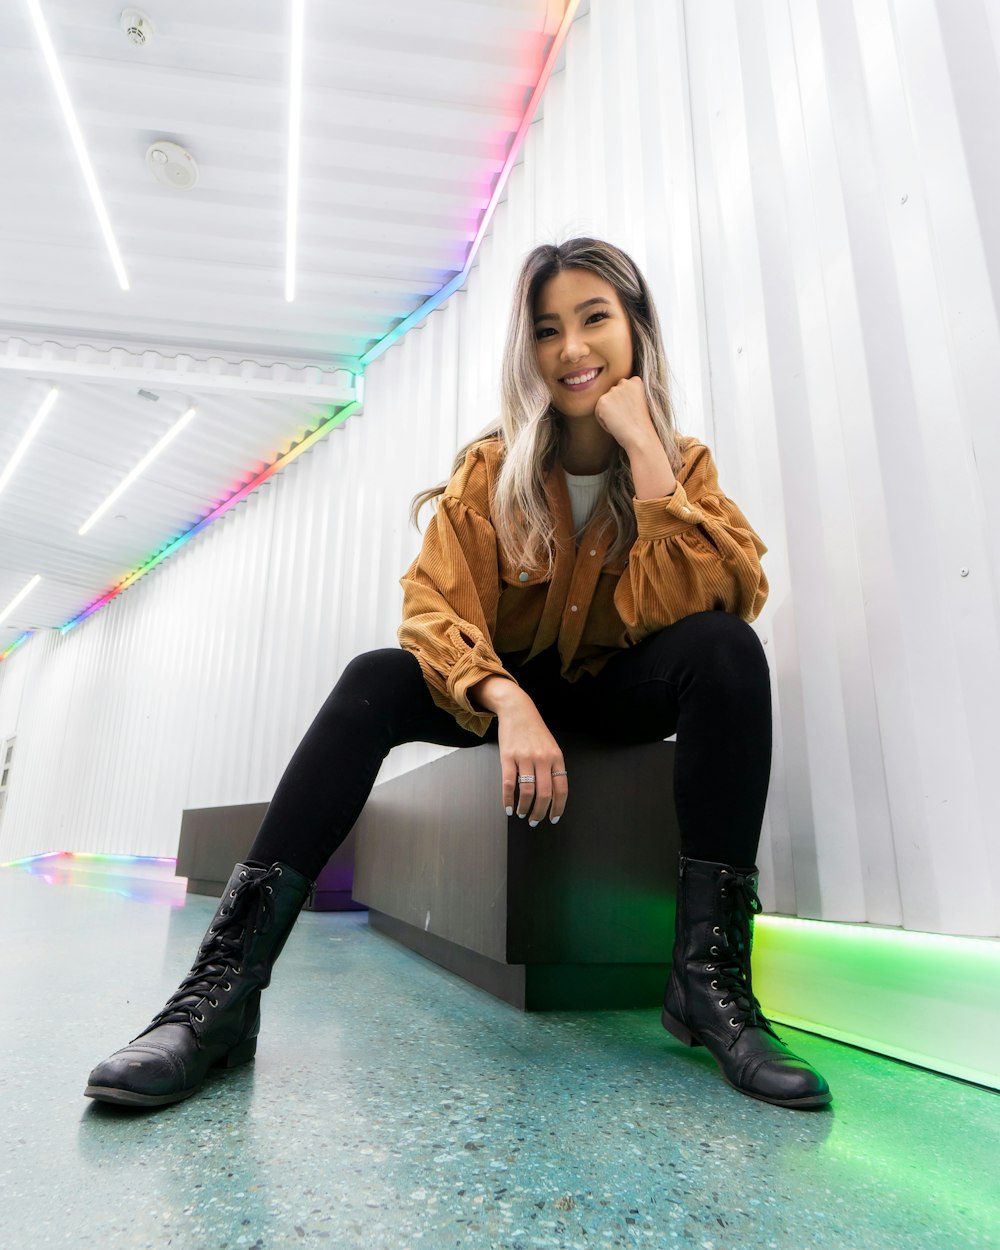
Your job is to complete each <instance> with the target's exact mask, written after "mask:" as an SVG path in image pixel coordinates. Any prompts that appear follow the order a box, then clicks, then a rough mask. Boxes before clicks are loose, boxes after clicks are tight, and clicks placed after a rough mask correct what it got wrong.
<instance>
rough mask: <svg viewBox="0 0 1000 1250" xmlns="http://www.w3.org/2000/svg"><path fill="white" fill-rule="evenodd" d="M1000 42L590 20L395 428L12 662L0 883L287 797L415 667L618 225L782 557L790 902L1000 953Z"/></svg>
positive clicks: (784, 845)
mask: <svg viewBox="0 0 1000 1250" xmlns="http://www.w3.org/2000/svg"><path fill="white" fill-rule="evenodd" d="M998 44H1000V14H998V10H997V7H996V6H995V5H991V6H986V5H983V4H980V3H978V2H977V0H969V3H967V4H963V5H961V6H957V5H944V4H939V5H937V6H936V5H935V4H933V3H932V2H931V0H906V2H905V3H903V2H902V0H900V2H899V3H896V4H893V3H890V2H889V0H866V2H865V4H864V5H862V4H861V3H860V0H858V3H857V4H856V5H854V6H851V5H844V4H841V3H839V0H792V3H791V4H789V5H785V4H776V3H772V2H771V0H757V2H751V0H740V2H739V3H736V0H729V2H727V3H723V2H721V0H713V2H712V3H708V4H704V3H698V4H686V5H685V4H681V3H672V4H668V3H662V0H614V3H612V2H611V0H594V3H592V4H591V6H590V8H589V11H588V12H585V13H581V15H580V16H579V18H578V20H577V21H576V23H575V25H574V27H573V30H572V33H571V35H570V39H569V41H568V44H567V48H566V51H565V65H564V68H563V70H562V72H559V73H557V74H556V75H555V76H554V77H553V78H552V80H551V83H550V85H549V88H548V91H547V93H546V97H545V100H544V105H543V113H542V115H541V116H540V117H539V118H538V119H537V120H536V123H535V124H534V125H533V127H532V128H531V133H530V136H529V139H528V142H527V144H526V145H525V148H524V151H523V159H522V161H521V163H520V164H519V165H518V166H517V168H516V169H515V171H514V173H513V175H512V177H511V180H510V183H509V185H508V190H507V196H506V200H505V202H504V203H503V204H501V206H500V208H499V210H498V212H497V215H496V217H495V218H494V221H493V224H492V227H491V229H490V232H489V234H488V236H487V238H486V241H485V242H484V245H483V247H482V249H481V251H480V254H479V259H478V264H477V266H476V268H475V269H474V270H473V273H472V275H471V277H470V280H469V283H468V286H467V289H466V290H465V291H463V292H461V293H459V294H458V295H456V296H454V297H453V298H452V299H451V300H450V301H449V303H448V304H447V305H446V306H445V307H443V308H442V309H440V310H439V311H438V312H436V313H434V314H433V315H432V316H431V317H430V318H429V319H428V321H427V322H426V323H425V324H424V325H423V327H421V328H420V329H418V330H415V331H412V332H411V333H410V334H409V335H408V336H407V337H406V338H405V339H404V340H403V341H402V342H401V343H400V344H398V345H397V346H395V347H393V348H392V349H391V350H390V351H389V352H388V353H387V354H386V355H385V356H384V357H383V358H382V359H381V360H379V361H378V362H377V363H376V364H375V365H373V366H372V367H371V368H370V370H369V372H368V376H367V380H366V396H365V410H366V415H365V416H364V417H363V418H361V419H354V420H352V421H350V422H348V424H347V425H346V426H345V427H344V429H343V430H342V431H339V432H338V433H336V434H335V435H333V436H332V437H331V438H330V439H329V440H328V441H327V442H326V443H325V444H322V445H320V446H318V447H316V448H315V449H314V450H313V451H312V452H310V453H309V454H308V455H307V456H305V457H303V458H302V459H301V460H300V461H298V462H297V463H296V464H295V465H294V466H292V468H291V469H290V470H288V471H286V472H285V473H284V474H282V475H280V476H279V477H278V478H275V479H272V481H271V482H270V483H268V484H267V486H266V487H265V488H263V489H262V490H261V491H260V492H259V493H258V495H257V496H255V497H253V498H252V499H250V500H249V501H248V502H247V503H246V504H244V505H242V506H241V507H240V508H238V509H237V510H236V511H235V512H234V513H232V514H229V515H228V516H226V517H225V518H224V520H223V521H221V522H219V523H217V524H216V525H215V526H213V527H211V528H210V529H209V530H208V531H207V532H206V533H205V534H203V535H202V536H201V537H199V538H198V539H196V540H195V541H194V542H193V543H192V544H191V545H190V546H189V547H185V548H184V549H183V550H182V551H181V552H180V553H179V554H178V555H177V556H175V557H173V558H172V559H171V560H169V561H167V562H166V563H165V564H164V565H163V566H161V567H160V568H159V569H157V570H156V571H155V572H153V573H152V574H150V575H149V576H147V577H146V578H145V579H144V580H143V581H141V582H140V583H138V584H137V585H136V586H134V587H133V588H132V589H131V590H129V591H128V592H126V594H124V595H122V596H120V597H119V598H118V599H117V600H115V601H113V602H112V603H111V604H110V605H109V606H108V607H107V608H105V609H104V610H102V612H100V613H98V614H97V615H96V616H95V617H93V618H92V619H91V620H90V621H88V622H86V623H85V624H84V625H82V626H81V627H79V628H78V629H77V630H75V631H73V632H72V633H71V634H69V635H67V636H66V637H65V638H57V637H47V638H36V639H34V640H32V641H31V642H30V643H29V644H27V645H26V646H25V647H23V648H22V649H21V650H20V651H19V652H16V653H15V654H14V655H13V656H12V657H11V658H10V660H8V661H7V662H6V664H4V665H2V666H0V673H2V677H0V737H3V736H9V734H10V733H12V732H14V730H15V729H16V732H17V736H18V754H17V757H16V760H15V768H16V770H17V771H16V773H15V775H14V777H13V778H12V787H11V793H10V799H9V803H8V810H7V812H6V815H5V818H4V827H3V828H2V830H0V854H2V856H3V858H12V857H13V856H15V855H18V854H25V853H29V852H31V851H39V850H45V849H50V848H54V847H61V846H72V848H73V849H87V850H115V851H135V852H139V853H147V854H149V853H161V854H163V853H167V854H169V853H172V851H173V849H174V847H175V845H176V837H177V829H178V824H179V818H180V811H181V809H182V808H183V807H185V806H198V805H205V804H211V803H227V802H236V801H241V800H242V801H248V800H251V799H261V798H266V797H267V796H268V795H269V794H270V792H271V790H272V789H273V786H274V784H275V782H276V780H277V777H278V776H279V774H280V770H281V768H282V766H283V764H284V762H285V760H286V759H287V757H288V754H289V753H290V751H291V750H292V749H293V747H294V745H295V742H296V741H297V740H298V737H299V736H300V735H301V733H302V731H303V730H304V729H305V727H306V725H307V724H308V721H309V718H310V716H311V714H312V712H313V711H314V710H315V708H316V707H317V706H318V705H319V703H320V702H321V701H322V699H323V698H324V697H325V694H326V692H327V690H328V689H329V687H330V685H331V684H332V682H333V681H334V679H335V677H336V675H337V673H338V672H339V671H340V670H341V669H342V668H343V666H344V664H345V663H346V662H347V661H348V660H349V659H350V658H351V656H352V655H353V654H355V653H356V652H357V651H359V650H363V649H367V648H369V647H372V646H378V645H383V644H391V642H392V640H393V636H394V630H395V622H396V619H397V616H398V604H399V591H398V587H397V582H396V579H397V578H398V575H399V573H400V572H401V570H402V569H403V568H404V567H405V565H406V563H407V561H408V559H409V558H410V555H411V553H412V551H413V550H414V547H415V544H416V542H417V538H416V536H415V535H414V533H413V531H412V530H409V529H408V527H407V525H406V507H407V501H408V499H409V497H410V495H411V494H412V493H413V492H414V491H415V490H416V489H417V488H418V487H419V486H421V485H424V484H426V483H428V482H431V481H434V480H437V479H438V478H440V477H441V476H443V475H444V473H445V471H446V469H447V466H448V464H449V463H450V459H451V455H452V453H453V450H454V448H455V446H456V444H457V443H458V442H459V441H461V440H464V439H466V438H468V437H471V436H472V434H474V433H475V431H476V430H477V429H479V428H480V427H481V426H482V425H483V424H485V422H486V421H487V420H489V419H490V418H491V416H492V415H493V413H494V411H495V403H496V401H495V395H496V377H497V371H498V360H499V351H500V345H501V341H502V336H503V329H504V324H503V323H504V319H505V316H506V309H507V303H508V300H509V293H510V288H511V283H512V280H513V275H514V272H515V270H516V268H517V265H518V263H519V261H520V259H521V257H522V256H523V254H524V252H525V251H526V250H527V249H528V248H529V247H530V246H531V245H533V244H534V243H535V242H537V241H540V240H544V239H550V238H553V237H566V236H568V235H570V234H574V233H581V232H590V233H595V234H600V235H603V236H605V237H608V238H610V239H612V240H613V241H615V242H618V243H619V244H621V245H622V246H624V247H626V248H627V249H628V250H630V251H631V252H632V253H633V255H635V257H636V259H637V260H638V261H639V263H640V264H641V265H642V266H643V267H644V268H645V269H646V271H647V273H648V274H649V276H650V278H651V280H652V282H653V285H654V289H655V291H656V295H657V299H658V303H659V307H660V313H661V317H662V319H663V321H664V325H665V331H666V337H667V342H668V350H669V351H670V354H671V362H672V367H673V371H674V374H675V377H676V390H677V398H678V411H679V421H680V424H681V426H682V428H683V429H685V430H686V431H688V432H690V433H694V434H697V435H699V436H701V437H704V438H705V439H707V441H709V442H710V443H711V444H712V446H713V447H714V448H715V451H716V456H717V460H718V461H719V465H720V471H721V476H722V482H723V486H724V487H725V488H726V489H727V490H728V492H729V493H730V494H731V495H733V496H734V497H735V498H736V499H737V500H738V501H739V502H740V504H741V506H742V507H743V508H744V510H745V511H746V512H747V514H748V515H749V516H750V518H751V520H752V521H753V523H754V525H755V526H756V528H757V529H758V530H759V531H760V532H761V534H762V535H763V536H764V537H765V540H766V541H767V542H768V543H769V546H770V554H769V556H768V559H767V569H768V574H769V577H770V579H771V583H772V595H771V600H770V602H769V604H768V606H767V608H766V610H765V613H764V615H763V616H762V618H761V620H760V622H759V626H758V629H759V633H760V635H761V637H762V638H763V639H765V640H766V642H765V646H766V648H767V650H768V653H769V655H770V659H771V665H772V672H773V675H774V690H775V709H776V727H777V738H776V746H777V750H776V754H775V766H774V773H773V781H772V792H771V799H770V802H769V809H768V816H767V821H766V828H765V839H764V845H763V848H762V854H761V864H762V867H763V869H764V876H765V889H764V897H765V902H766V903H767V904H768V905H769V906H770V907H772V908H777V909H778V910H781V911H786V912H792V913H797V914H800V915H804V916H816V917H821V918H826V919H837V920H871V921H875V922H878V923H882V924H903V925H904V926H906V927H909V928H916V929H927V930H932V931H945V932H953V933H970V934H989V935H992V934H996V933H997V932H998V924H997V920H998V915H1000V848H998V845H997V839H996V838H995V837H993V836H992V833H993V820H994V816H993V813H994V812H995V811H996V810H997V809H998V803H997V799H998V798H1000V795H998V794H997V789H998V784H1000V782H998V775H997V770H996V767H995V764H994V757H995V753H996V747H997V745H998V742H997V734H996V730H995V728H994V724H995V716H994V713H993V709H994V708H995V706H996V704H997V700H998V696H1000V681H998V674H1000V654H998V629H997V624H998V604H997V586H998V584H1000V577H998V570H1000V543H998V540H997V539H996V537H995V535H996V534H997V533H998V532H1000V526H998V520H1000V518H998V517H997V515H996V511H997V509H998V508H1000V494H998V492H996V491H993V492H992V493H991V494H989V495H988V494H987V492H986V491H985V489H984V483H985V482H987V481H989V482H993V481H995V480H997V472H996V470H997V468H998V467H1000V436H998V433H997V429H996V426H995V423H992V422H991V421H990V417H991V404H990V402H989V401H990V400H991V399H992V398H993V397H994V396H996V395H997V394H998V393H1000V386H998V383H1000V378H998V373H1000V344H998V337H1000V336H998V324H997V313H996V305H995V300H994V295H993V291H994V289H995V286H996V279H997V278H998V277H1000V213H997V212H996V211H995V209H996V204H995V200H996V198H997V195H998V192H997V190H996V187H997V183H996V181H995V177H994V174H993V169H994V161H993V158H992V155H991V152H992V151H993V147H992V145H991V143H990V141H989V139H990V135H991V133H992V128H991V127H990V126H988V125H986V124H984V121H985V116H986V114H985V110H987V109H992V110H993V112H992V114H991V115H992V116H995V115H996V107H995V106H996V103H997V96H998V95H1000V72H998V68H997V65H998V59H997V48H998ZM963 571H964V573H963ZM22 684H23V686H24V690H25V696H24V698H23V699H21V698H20V697H19V693H18V692H19V689H20V687H21V686H22ZM18 706H20V716H19V717H18V716H17V715H16V712H15V709H16V708H17V707H18ZM432 750H433V749H432V748H419V747H418V748H407V749H406V750H405V751H401V752H397V753H395V754H394V756H393V757H392V760H391V761H390V767H391V768H392V770H393V771H398V770H400V769H402V768H404V767H408V766H411V765H412V764H413V763H414V762H416V761H417V760H419V759H423V758H428V757H429V755H430V754H431V753H432Z"/></svg>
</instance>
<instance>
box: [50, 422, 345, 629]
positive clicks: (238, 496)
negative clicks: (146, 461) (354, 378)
mask: <svg viewBox="0 0 1000 1250" xmlns="http://www.w3.org/2000/svg"><path fill="white" fill-rule="evenodd" d="M359 406H360V405H359V401H358V400H352V401H351V402H350V403H349V404H345V405H344V407H343V408H341V409H340V411H339V412H337V413H336V414H335V415H334V416H332V417H330V419H329V420H328V421H324V422H323V424H322V425H318V426H317V427H316V429H315V430H313V431H312V433H311V434H307V435H306V437H305V438H304V439H303V440H302V442H301V443H295V444H293V446H292V447H290V448H289V449H288V451H286V452H285V454H284V455H283V456H279V457H278V459H277V460H275V462H274V463H273V464H270V465H268V467H267V468H266V469H265V470H264V471H263V472H262V473H258V474H257V476H256V477H255V478H253V480H252V481H249V482H247V483H246V485H245V486H241V487H240V489H239V490H238V491H235V492H234V493H233V494H232V495H230V496H229V498H228V499H225V500H223V502H222V503H220V504H219V505H218V507H216V508H214V509H213V510H212V511H211V512H210V513H209V514H208V515H207V516H204V517H202V519H201V520H200V521H199V522H198V523H197V524H196V525H192V526H191V528H190V529H189V530H187V531H185V533H183V534H181V535H180V537H178V538H175V539H174V540H173V541H172V542H169V543H167V544H166V546H165V547H161V549H160V550H159V551H158V552H157V553H156V555H154V556H153V557H152V558H151V559H149V560H147V561H146V563H145V564H143V565H140V567H139V568H137V569H136V570H135V571H134V572H133V573H130V574H129V575H128V577H126V578H125V579H124V580H123V581H121V582H119V584H118V585H117V586H116V587H115V588H114V590H112V591H109V592H108V594H106V595H103V596H102V597H101V598H100V599H96V600H95V601H94V602H93V603H92V604H91V605H90V606H89V607H87V608H84V610H83V611H82V612H81V613H80V614H79V616H74V617H73V619H72V620H71V621H67V622H66V624H65V625H63V626H62V627H61V629H60V631H59V632H60V633H63V634H65V633H68V632H69V631H70V630H71V629H72V628H73V626H74V625H79V623H80V622H81V621H85V620H86V619H87V617H88V616H93V614H94V613H95V612H96V611H97V610H98V608H103V607H104V605H105V604H106V603H110V601H111V600H112V599H114V598H115V596H116V595H120V594H121V593H122V591H123V590H128V588H129V586H131V585H132V584H133V583H134V582H137V581H138V580H139V578H140V577H143V576H145V574H146V573H149V572H150V571H151V570H153V569H155V568H156V566H157V565H158V564H161V563H162V562H163V561H164V560H165V559H166V558H167V556H169V555H172V554H173V553H174V552H175V551H176V550H177V548H178V547H180V546H182V545H183V544H184V543H186V542H188V541H189V540H190V539H192V538H194V536H195V535H196V534H200V533H201V531H202V530H203V529H204V528H205V526H206V525H211V523H212V522H213V521H217V520H218V519H219V517H220V516H222V515H223V514H224V513H226V512H228V511H229V509H230V508H234V507H235V506H236V505H237V504H238V503H239V502H240V501H241V500H243V499H246V497H247V495H249V494H250V493H251V492H252V491H255V490H256V489H257V487H258V486H262V485H263V484H264V483H265V482H266V481H267V479H268V478H269V477H273V476H274V474H275V473H278V472H280V470H281V469H284V468H286V467H287V466H288V465H290V464H291V463H292V461H293V460H295V459H297V457H299V456H301V455H302V453H303V452H304V451H308V450H309V448H310V447H312V445H313V443H316V442H319V440H320V439H321V438H325V437H326V435H327V434H329V433H330V431H331V430H335V429H336V428H337V426H338V425H343V424H344V422H345V421H346V420H347V418H348V417H349V416H351V414H352V413H353V412H355V411H357V409H358V407H359Z"/></svg>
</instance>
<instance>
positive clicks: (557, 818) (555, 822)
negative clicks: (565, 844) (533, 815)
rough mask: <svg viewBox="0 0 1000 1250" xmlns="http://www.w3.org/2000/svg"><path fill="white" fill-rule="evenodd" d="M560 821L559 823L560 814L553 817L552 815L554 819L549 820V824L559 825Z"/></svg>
mask: <svg viewBox="0 0 1000 1250" xmlns="http://www.w3.org/2000/svg"><path fill="white" fill-rule="evenodd" d="M558 823H559V817H558V816H553V817H552V819H551V820H550V821H549V824H550V825H558Z"/></svg>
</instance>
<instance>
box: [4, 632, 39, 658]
mask: <svg viewBox="0 0 1000 1250" xmlns="http://www.w3.org/2000/svg"><path fill="white" fill-rule="evenodd" d="M34 632H35V631H34V630H33V629H26V630H25V631H24V633H23V634H19V635H18V637H17V638H15V639H14V641H13V642H12V643H11V644H10V646H9V647H7V648H6V650H4V651H0V660H6V658H7V656H9V655H10V654H11V652H13V651H16V650H17V649H18V647H19V646H21V644H22V643H25V642H27V641H28V639H29V638H30V637H31V635H32V634H33V633H34Z"/></svg>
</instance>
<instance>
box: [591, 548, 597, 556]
mask: <svg viewBox="0 0 1000 1250" xmlns="http://www.w3.org/2000/svg"><path fill="white" fill-rule="evenodd" d="M590 554H591V555H592V556H596V555H597V548H596V547H591V549H590Z"/></svg>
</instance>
